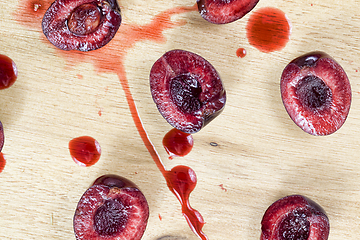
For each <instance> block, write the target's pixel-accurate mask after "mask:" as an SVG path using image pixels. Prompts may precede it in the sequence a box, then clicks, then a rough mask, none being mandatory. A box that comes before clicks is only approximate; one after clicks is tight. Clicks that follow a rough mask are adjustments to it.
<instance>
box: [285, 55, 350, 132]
mask: <svg viewBox="0 0 360 240" xmlns="http://www.w3.org/2000/svg"><path fill="white" fill-rule="evenodd" d="M280 89H281V97H282V100H283V103H284V106H285V109H286V111H287V112H288V114H289V116H290V118H291V119H292V120H293V121H294V122H295V124H296V125H298V126H299V127H300V128H301V129H302V130H303V131H305V132H307V133H309V134H312V135H316V136H323V135H329V134H332V133H334V132H335V131H337V130H338V129H339V128H340V127H341V126H342V125H343V124H344V122H345V120H346V118H347V116H348V113H349V110H350V105H351V87H350V82H349V79H348V77H347V75H346V73H345V71H344V69H343V68H342V67H341V66H340V65H339V64H338V63H337V62H336V61H335V60H334V59H333V58H331V57H330V56H329V55H327V54H326V53H324V52H319V51H317V52H310V53H308V54H305V55H303V56H300V57H298V58H296V59H294V60H293V61H291V62H290V63H289V64H288V65H287V66H286V67H285V69H284V71H283V73H282V76H281V81H280Z"/></svg>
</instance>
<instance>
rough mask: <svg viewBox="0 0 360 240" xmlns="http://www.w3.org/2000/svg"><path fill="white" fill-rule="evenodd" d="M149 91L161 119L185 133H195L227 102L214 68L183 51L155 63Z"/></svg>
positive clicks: (151, 73) (171, 53) (199, 57)
mask: <svg viewBox="0 0 360 240" xmlns="http://www.w3.org/2000/svg"><path fill="white" fill-rule="evenodd" d="M150 89H151V94H152V97H153V100H154V102H155V104H156V106H157V108H158V110H159V112H160V113H161V115H162V116H163V117H164V118H165V119H166V120H167V121H168V123H169V124H170V125H172V126H173V127H175V128H177V129H179V130H181V131H183V132H186V133H195V132H198V131H199V130H200V129H201V128H203V127H204V126H205V125H207V124H208V123H209V122H210V121H211V120H213V119H214V118H215V117H216V116H218V115H219V113H221V111H222V110H223V108H224V106H225V102H226V92H225V89H224V87H223V84H222V81H221V79H220V77H219V74H218V73H217V71H216V70H215V68H214V67H213V66H212V65H211V64H210V63H209V62H208V61H206V60H205V59H204V58H202V57H201V56H199V55H197V54H195V53H192V52H188V51H184V50H172V51H169V52H167V53H165V54H164V55H163V56H162V57H161V58H160V59H158V60H157V61H156V62H155V63H154V65H153V67H152V69H151V72H150Z"/></svg>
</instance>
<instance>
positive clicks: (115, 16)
mask: <svg viewBox="0 0 360 240" xmlns="http://www.w3.org/2000/svg"><path fill="white" fill-rule="evenodd" d="M120 24H121V15H120V8H119V6H118V4H117V1H116V0H75V1H74V0H56V1H55V2H53V3H52V5H51V6H50V7H49V9H48V10H47V11H46V13H45V15H44V17H43V20H42V29H43V33H44V34H45V36H46V38H47V39H48V40H49V41H50V42H51V43H52V44H53V45H54V46H56V47H57V48H60V49H62V50H79V51H91V50H95V49H98V48H101V47H103V46H105V45H106V44H107V43H108V42H110V40H111V39H112V38H113V37H114V36H115V34H116V32H117V30H118V29H119V27H120Z"/></svg>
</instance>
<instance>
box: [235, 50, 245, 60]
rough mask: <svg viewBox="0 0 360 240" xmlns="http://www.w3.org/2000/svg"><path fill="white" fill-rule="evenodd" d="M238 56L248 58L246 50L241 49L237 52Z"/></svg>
mask: <svg viewBox="0 0 360 240" xmlns="http://www.w3.org/2000/svg"><path fill="white" fill-rule="evenodd" d="M236 56H238V57H240V58H243V57H245V56H246V50H245V48H239V49H238V50H237V51H236Z"/></svg>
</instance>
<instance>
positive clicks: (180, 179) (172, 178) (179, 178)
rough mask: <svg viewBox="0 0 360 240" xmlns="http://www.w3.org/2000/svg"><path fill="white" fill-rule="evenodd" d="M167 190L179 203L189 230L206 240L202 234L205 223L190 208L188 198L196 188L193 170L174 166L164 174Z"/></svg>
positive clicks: (199, 215)
mask: <svg viewBox="0 0 360 240" xmlns="http://www.w3.org/2000/svg"><path fill="white" fill-rule="evenodd" d="M165 178H166V182H167V185H168V187H169V189H170V190H171V191H172V192H173V193H174V194H175V196H176V197H177V198H178V200H179V201H180V203H181V207H182V208H181V210H182V213H183V215H184V217H185V219H186V221H187V222H188V224H189V226H190V228H191V229H192V230H193V232H194V233H196V235H197V236H198V237H199V238H200V239H202V240H207V239H208V238H207V236H206V235H205V234H204V233H203V232H202V230H201V229H202V227H203V226H204V224H205V222H204V219H203V218H202V216H201V214H200V213H199V212H198V211H197V210H195V209H193V208H192V207H191V206H190V202H189V196H190V193H191V192H192V191H193V190H194V188H195V186H196V182H197V179H196V174H195V172H194V170H192V169H191V168H189V167H187V166H181V165H179V166H175V167H174V168H173V169H171V171H167V172H166V174H165Z"/></svg>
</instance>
